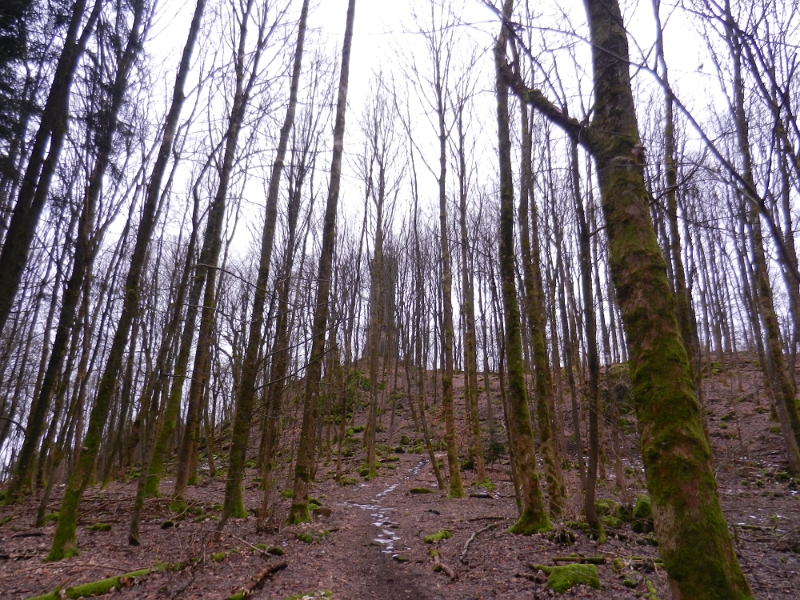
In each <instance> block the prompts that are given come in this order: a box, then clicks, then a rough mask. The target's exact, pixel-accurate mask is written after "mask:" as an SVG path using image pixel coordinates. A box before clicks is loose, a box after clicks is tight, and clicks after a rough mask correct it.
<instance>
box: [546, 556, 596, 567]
mask: <svg viewBox="0 0 800 600" xmlns="http://www.w3.org/2000/svg"><path fill="white" fill-rule="evenodd" d="M553 562H555V563H558V562H573V563H580V564H583V565H602V564H605V562H606V557H605V556H556V557H555V558H553Z"/></svg>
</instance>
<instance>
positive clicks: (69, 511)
mask: <svg viewBox="0 0 800 600" xmlns="http://www.w3.org/2000/svg"><path fill="white" fill-rule="evenodd" d="M204 3H205V0H198V10H197V11H196V12H195V16H194V19H193V21H192V26H191V28H190V30H189V38H188V40H187V43H186V46H185V47H184V51H183V56H182V58H181V66H180V68H179V70H178V75H177V77H176V81H175V89H174V92H173V98H172V104H171V106H170V111H169V114H168V115H167V120H166V123H165V126H164V132H163V134H162V139H161V146H160V148H159V151H158V156H157V158H156V162H155V165H154V166H153V173H152V175H151V177H150V182H149V184H148V186H147V196H146V200H145V203H144V206H143V208H142V216H141V221H140V223H139V230H138V232H137V235H136V244H135V247H134V250H133V254H132V256H131V264H130V269H129V271H128V275H127V278H126V281H125V300H124V304H123V308H122V314H121V315H120V320H119V323H118V324H117V330H116V332H115V333H114V339H113V342H112V345H111V350H110V352H109V355H108V361H107V363H106V366H105V369H104V371H103V375H102V378H101V379H100V385H99V388H98V392H97V397H96V398H95V403H94V406H93V408H92V412H91V416H90V419H89V429H88V431H87V434H86V438H85V440H84V448H83V450H82V452H81V455H80V458H79V461H78V464H77V465H76V467H75V470H74V471H73V472H72V475H71V476H70V479H69V483H68V484H67V488H66V490H65V492H64V498H63V500H62V503H61V510H60V511H59V515H60V518H59V521H58V527H57V529H56V533H55V536H54V538H53V546H52V548H51V550H50V555H49V557H48V558H49V559H50V560H60V559H62V558H66V557H69V556H72V555H74V554H75V553H76V552H77V541H76V539H75V528H76V526H77V518H78V504H79V503H80V501H81V498H82V496H83V492H84V490H85V489H86V486H87V484H88V483H89V478H90V476H91V471H92V468H93V465H94V460H95V458H96V456H97V451H98V448H99V445H100V439H101V436H102V431H103V427H104V426H105V422H106V419H107V417H108V409H109V404H110V401H111V396H112V395H113V393H114V386H115V383H116V379H117V376H118V374H119V369H120V367H121V365H122V354H123V351H124V349H125V346H126V345H127V342H128V334H129V333H130V328H131V325H132V323H133V318H134V316H135V314H136V312H137V310H138V307H139V284H140V281H141V275H142V270H143V269H144V263H145V258H146V255H147V249H148V247H149V245H150V238H151V236H152V232H153V228H154V227H155V220H156V219H155V217H156V208H157V206H158V199H159V196H160V191H161V180H162V178H163V176H164V173H165V172H166V167H167V161H168V160H169V156H170V152H171V150H172V146H173V142H174V139H175V132H176V130H177V127H178V118H179V116H180V110H181V107H182V106H183V99H184V94H183V86H184V83H185V81H186V77H187V76H188V72H189V63H190V60H191V53H192V49H193V47H194V42H195V40H196V39H197V34H198V32H199V29H200V19H201V16H202V6H204ZM78 431H79V430H78ZM77 437H78V434H77V433H76V438H77Z"/></svg>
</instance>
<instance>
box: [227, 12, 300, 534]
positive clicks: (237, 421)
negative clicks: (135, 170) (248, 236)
mask: <svg viewBox="0 0 800 600" xmlns="http://www.w3.org/2000/svg"><path fill="white" fill-rule="evenodd" d="M307 16H308V0H304V2H303V7H302V10H301V12H300V23H299V26H298V31H297V47H296V48H295V55H294V66H293V69H292V79H291V83H290V90H289V106H288V107H287V109H286V117H285V118H284V121H283V126H282V127H281V131H280V138H279V140H278V149H277V152H276V154H275V162H274V163H273V165H272V173H271V175H270V182H269V191H268V192H267V207H266V219H265V220H264V229H263V232H262V237H261V259H260V264H259V267H258V278H257V279H256V287H255V293H254V294H253V314H252V317H251V319H252V320H251V321H250V329H249V333H248V339H247V350H246V351H245V356H244V362H243V364H242V375H241V381H240V383H239V388H238V393H237V394H236V412H235V414H234V418H233V433H232V441H231V452H230V467H229V469H228V478H227V482H226V485H225V504H224V505H223V509H222V517H221V518H220V522H219V526H218V527H217V531H221V530H222V528H223V527H224V526H225V522H226V520H227V519H228V517H229V516H230V515H233V516H235V517H239V518H244V517H246V516H247V511H246V510H245V508H244V504H243V503H242V489H241V485H242V476H243V475H244V463H245V454H246V450H247V440H248V437H249V435H248V434H249V432H250V419H251V417H252V412H253V398H254V396H255V388H256V378H257V375H258V363H259V361H258V357H259V354H260V351H261V345H262V339H263V333H262V330H263V325H264V306H265V304H266V299H267V284H268V283H269V272H270V263H271V261H272V248H273V246H274V245H275V223H276V221H277V218H278V193H279V191H280V181H281V174H282V172H283V161H284V159H285V157H286V147H287V145H288V142H289V132H290V131H291V129H292V125H293V124H294V115H295V110H296V107H297V89H298V85H299V80H300V71H301V68H302V64H303V42H304V40H305V32H306V18H307Z"/></svg>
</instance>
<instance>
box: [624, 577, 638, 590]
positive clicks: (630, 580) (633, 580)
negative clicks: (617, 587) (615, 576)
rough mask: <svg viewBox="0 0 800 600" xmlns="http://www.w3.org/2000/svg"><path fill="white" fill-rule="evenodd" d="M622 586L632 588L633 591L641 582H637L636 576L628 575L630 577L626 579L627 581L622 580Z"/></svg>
mask: <svg viewBox="0 0 800 600" xmlns="http://www.w3.org/2000/svg"><path fill="white" fill-rule="evenodd" d="M622 585H624V586H625V587H626V588H631V589H633V588H635V587H636V586H637V585H639V582H638V581H636V577H635V576H634V575H633V574H632V573H629V574H628V575H627V576H626V577H625V579H623V580H622Z"/></svg>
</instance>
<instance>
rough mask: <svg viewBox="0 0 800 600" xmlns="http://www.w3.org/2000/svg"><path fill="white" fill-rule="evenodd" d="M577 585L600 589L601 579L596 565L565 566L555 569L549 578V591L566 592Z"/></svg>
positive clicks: (551, 571)
mask: <svg viewBox="0 0 800 600" xmlns="http://www.w3.org/2000/svg"><path fill="white" fill-rule="evenodd" d="M576 585H588V586H589V587H592V588H594V589H596V590H599V589H600V579H599V578H598V577H597V567H596V566H595V565H583V564H574V565H563V566H560V567H553V568H552V569H551V570H550V576H549V577H548V578H547V587H548V589H551V590H553V591H554V592H559V593H561V592H566V591H567V590H568V589H570V588H572V587H574V586H576Z"/></svg>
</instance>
